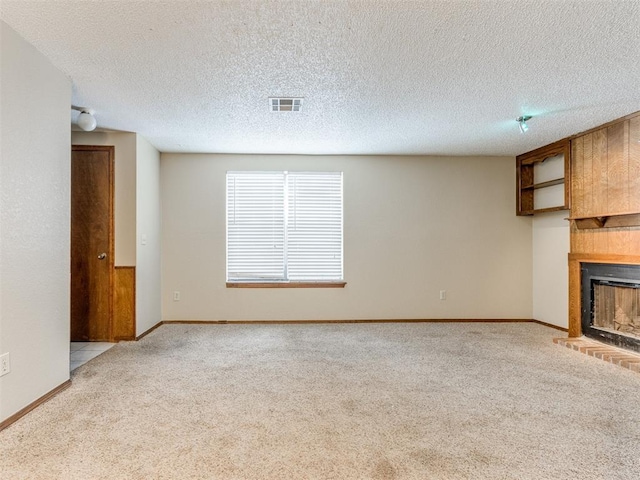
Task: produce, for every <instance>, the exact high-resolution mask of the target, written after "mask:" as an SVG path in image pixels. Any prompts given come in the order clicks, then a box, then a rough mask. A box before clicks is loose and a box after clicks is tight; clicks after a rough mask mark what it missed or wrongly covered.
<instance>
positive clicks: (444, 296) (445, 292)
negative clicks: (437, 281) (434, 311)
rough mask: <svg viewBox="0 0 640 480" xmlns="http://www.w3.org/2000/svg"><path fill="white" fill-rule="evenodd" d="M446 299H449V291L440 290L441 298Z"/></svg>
mask: <svg viewBox="0 0 640 480" xmlns="http://www.w3.org/2000/svg"><path fill="white" fill-rule="evenodd" d="M446 299H447V291H446V290H440V300H446Z"/></svg>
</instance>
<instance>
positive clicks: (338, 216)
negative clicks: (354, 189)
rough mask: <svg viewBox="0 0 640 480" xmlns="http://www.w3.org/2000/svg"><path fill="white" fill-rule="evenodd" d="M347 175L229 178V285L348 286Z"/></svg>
mask: <svg viewBox="0 0 640 480" xmlns="http://www.w3.org/2000/svg"><path fill="white" fill-rule="evenodd" d="M342 279H343V275H342V173H341V172H326V173H322V172H228V173H227V282H230V283H247V284H251V283H274V284H278V283H280V284H282V283H287V282H289V283H296V282H297V283H305V282H307V283H308V282H327V283H330V282H342Z"/></svg>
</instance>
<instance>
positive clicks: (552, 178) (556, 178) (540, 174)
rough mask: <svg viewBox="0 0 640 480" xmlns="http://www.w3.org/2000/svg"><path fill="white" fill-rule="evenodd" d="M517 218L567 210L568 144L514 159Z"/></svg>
mask: <svg viewBox="0 0 640 480" xmlns="http://www.w3.org/2000/svg"><path fill="white" fill-rule="evenodd" d="M516 168H517V191H516V196H517V207H516V213H517V214H518V215H521V216H522V215H534V214H536V213H543V212H556V211H560V210H568V209H569V208H570V199H571V183H570V180H571V175H570V169H571V142H570V141H569V139H566V140H560V141H559V142H556V143H552V144H551V145H547V146H545V147H541V148H538V149H536V150H533V151H531V152H527V153H524V154H522V155H518V156H517V157H516Z"/></svg>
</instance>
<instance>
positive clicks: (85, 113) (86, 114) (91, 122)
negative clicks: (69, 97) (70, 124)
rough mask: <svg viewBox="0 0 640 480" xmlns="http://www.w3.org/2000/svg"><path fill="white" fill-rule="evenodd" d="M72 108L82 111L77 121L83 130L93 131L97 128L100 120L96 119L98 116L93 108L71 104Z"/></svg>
mask: <svg viewBox="0 0 640 480" xmlns="http://www.w3.org/2000/svg"><path fill="white" fill-rule="evenodd" d="M71 109H72V110H77V111H78V112H80V115H78V119H77V120H76V123H77V124H78V126H79V127H80V128H81V129H82V130H84V131H85V132H91V131H93V130H95V129H96V126H97V125H98V122H97V121H96V117H94V116H93V113H94V112H93V110H91V109H90V108H86V107H76V106H75V105H71Z"/></svg>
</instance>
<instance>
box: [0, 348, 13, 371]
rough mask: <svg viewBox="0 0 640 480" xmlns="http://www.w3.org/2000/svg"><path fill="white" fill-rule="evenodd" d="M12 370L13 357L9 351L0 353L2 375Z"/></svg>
mask: <svg viewBox="0 0 640 480" xmlns="http://www.w3.org/2000/svg"><path fill="white" fill-rule="evenodd" d="M9 372H11V357H9V352H7V353H4V354H2V355H0V377H1V376H3V375H6V374H7V373H9Z"/></svg>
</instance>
